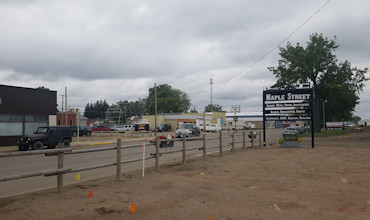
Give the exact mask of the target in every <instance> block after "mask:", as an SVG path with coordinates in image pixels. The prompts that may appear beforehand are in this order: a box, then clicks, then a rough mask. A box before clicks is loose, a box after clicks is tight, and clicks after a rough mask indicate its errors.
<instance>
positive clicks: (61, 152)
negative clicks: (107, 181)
mask: <svg viewBox="0 0 370 220" xmlns="http://www.w3.org/2000/svg"><path fill="white" fill-rule="evenodd" d="M247 133H250V132H243V133H235V132H234V133H232V134H227V135H223V134H222V133H220V135H219V137H211V138H207V137H206V134H203V136H202V137H190V138H185V137H183V138H175V139H160V137H159V136H157V137H156V138H155V139H153V140H151V141H150V143H143V144H132V145H124V146H121V139H117V142H115V144H116V145H117V146H114V147H103V148H94V149H81V150H72V148H58V149H49V150H34V151H19V152H5V153H0V157H15V156H28V155H42V154H44V155H45V156H57V169H55V170H49V171H37V172H31V173H27V174H19V175H12V176H5V177H0V182H3V181H12V180H17V179H23V178H30V177H36V176H45V177H48V176H55V175H57V189H58V191H59V192H61V191H62V189H63V175H64V174H68V173H76V172H81V171H87V170H93V169H99V168H104V167H110V166H116V167H117V170H116V180H117V181H120V177H121V175H122V173H121V166H122V165H123V164H129V163H134V162H139V161H143V160H150V159H155V168H156V169H157V170H159V157H161V156H162V155H166V154H174V153H180V152H182V163H183V164H185V163H186V159H187V158H193V157H199V156H201V155H203V159H204V160H205V159H206V155H210V154H217V153H218V154H219V155H220V156H222V155H223V152H224V151H234V150H235V146H236V144H240V143H242V144H243V147H242V149H243V150H244V149H245V147H246V143H247V142H248V143H251V147H253V146H254V140H255V138H254V136H253V135H251V137H252V138H251V140H248V141H246V138H245V137H246V134H247ZM250 134H252V133H250ZM240 136H242V137H243V141H236V140H235V137H240ZM258 137H259V146H261V132H259V133H258ZM228 138H231V141H232V142H231V143H229V144H226V145H225V143H223V141H224V140H225V139H228ZM212 140H219V144H213V146H207V141H212ZM189 141H201V142H202V145H200V146H192V147H187V143H188V142H189ZM163 142H165V143H166V144H167V145H171V146H169V147H168V148H170V151H167V148H166V152H159V151H160V149H159V145H160V143H163ZM175 142H178V143H179V144H180V145H182V147H181V148H180V149H177V150H175V149H174V150H172V149H171V148H172V147H173V148H175V146H174V143H175ZM143 145H145V148H146V147H148V146H155V152H154V153H150V152H148V153H149V156H145V155H144V153H143V157H142V158H134V159H129V160H125V161H121V159H122V155H121V152H122V151H124V150H126V149H132V148H141V147H143ZM229 146H231V148H227V147H229ZM111 150H116V156H117V160H116V161H114V162H111V163H105V164H98V165H93V166H87V167H80V168H65V167H64V166H65V164H64V156H66V155H70V154H83V153H93V152H102V151H111ZM195 150H198V151H202V153H201V154H197V155H192V156H187V154H186V152H189V151H195ZM207 150H208V152H207ZM143 163H144V162H143Z"/></svg>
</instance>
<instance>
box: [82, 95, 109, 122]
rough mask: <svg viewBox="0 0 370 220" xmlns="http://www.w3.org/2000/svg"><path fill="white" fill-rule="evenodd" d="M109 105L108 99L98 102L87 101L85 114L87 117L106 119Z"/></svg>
mask: <svg viewBox="0 0 370 220" xmlns="http://www.w3.org/2000/svg"><path fill="white" fill-rule="evenodd" d="M108 107H109V105H108V103H107V101H106V100H104V101H102V100H100V101H96V103H87V104H86V107H85V112H84V116H85V117H86V118H100V119H105V117H106V112H107V109H108Z"/></svg>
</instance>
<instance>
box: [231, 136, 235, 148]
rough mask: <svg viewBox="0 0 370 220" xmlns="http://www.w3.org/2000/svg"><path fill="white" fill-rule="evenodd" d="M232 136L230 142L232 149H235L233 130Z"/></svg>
mask: <svg viewBox="0 0 370 220" xmlns="http://www.w3.org/2000/svg"><path fill="white" fill-rule="evenodd" d="M231 137H232V143H231V146H232V148H231V149H232V151H234V150H235V132H233V134H232V135H231Z"/></svg>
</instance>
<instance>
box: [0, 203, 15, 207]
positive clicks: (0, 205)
mask: <svg viewBox="0 0 370 220" xmlns="http://www.w3.org/2000/svg"><path fill="white" fill-rule="evenodd" d="M10 204H12V202H0V208H5V207H6V206H8V205H10Z"/></svg>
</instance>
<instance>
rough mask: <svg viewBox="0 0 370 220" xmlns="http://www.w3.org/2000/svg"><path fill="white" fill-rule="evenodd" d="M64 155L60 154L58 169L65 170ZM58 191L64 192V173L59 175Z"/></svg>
mask: <svg viewBox="0 0 370 220" xmlns="http://www.w3.org/2000/svg"><path fill="white" fill-rule="evenodd" d="M63 159H64V153H63V152H58V169H61V168H63ZM57 189H58V192H59V193H61V192H62V190H63V173H58V176H57Z"/></svg>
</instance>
